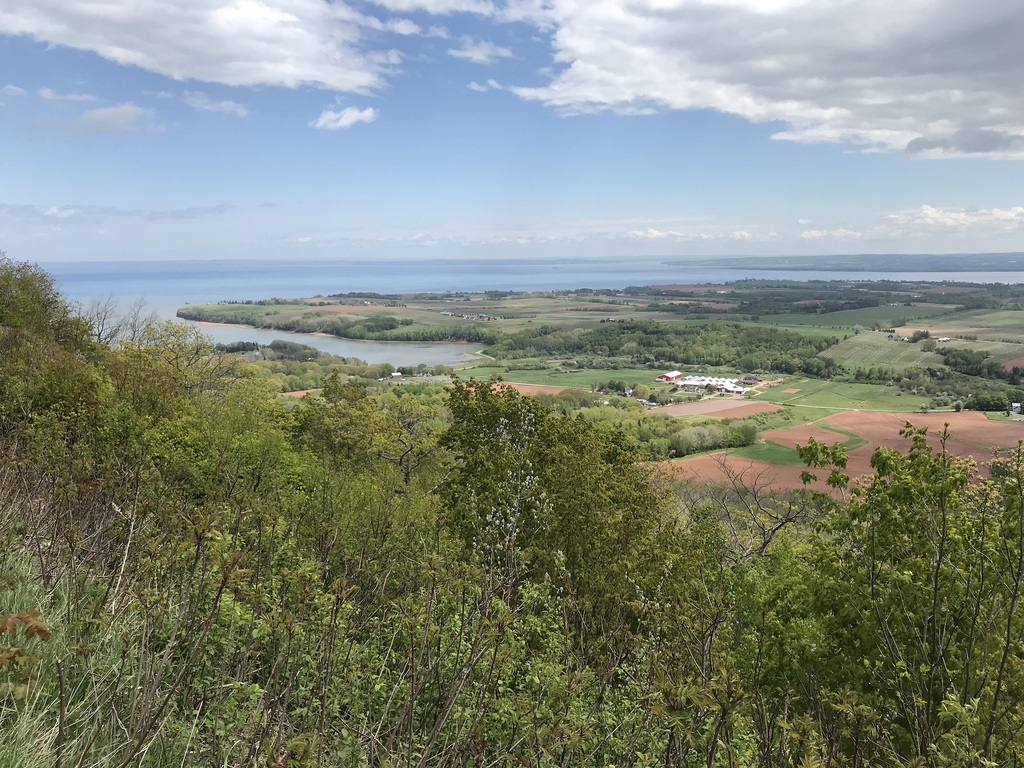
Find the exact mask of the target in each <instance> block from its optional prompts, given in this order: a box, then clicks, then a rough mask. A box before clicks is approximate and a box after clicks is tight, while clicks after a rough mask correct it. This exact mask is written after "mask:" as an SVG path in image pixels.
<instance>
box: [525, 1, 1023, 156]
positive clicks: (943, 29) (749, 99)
mask: <svg viewBox="0 0 1024 768" xmlns="http://www.w3.org/2000/svg"><path fill="white" fill-rule="evenodd" d="M512 5H514V6H518V7H519V8H520V10H521V11H522V13H523V14H524V16H525V17H527V18H529V19H530V20H532V21H533V23H534V24H536V25H537V26H538V27H540V28H542V29H543V28H544V27H545V26H549V27H550V29H551V45H552V48H553V58H554V61H555V63H556V65H557V66H558V67H559V69H558V70H557V72H556V73H555V74H554V75H553V76H552V77H551V79H550V81H549V82H548V83H547V84H544V85H540V86H539V87H519V88H517V89H515V92H516V93H518V94H519V95H520V96H521V97H522V98H525V99H533V100H538V101H541V102H543V103H546V104H548V105H551V106H553V107H556V108H558V109H559V110H561V111H563V112H566V113H585V112H594V111H601V110H612V111H617V112H622V113H634V112H636V111H642V110H649V109H658V110H664V109H714V110H718V111H720V112H726V113H730V114H735V115H739V116H741V117H743V118H746V119H747V120H750V121H753V122H779V123H781V124H782V126H783V127H782V128H781V129H780V130H779V131H777V132H776V133H775V138H777V139H784V140H789V141H797V142H840V143H847V144H853V145H857V146H859V147H860V148H862V149H864V150H898V151H907V152H908V153H911V154H917V155H921V156H926V157H934V156H952V155H985V156H993V157H1024V91H1022V90H1021V88H1020V40H1021V39H1024V13H1022V12H1021V6H1020V0H989V1H988V2H986V3H985V4H984V8H983V9H979V8H977V7H975V6H971V5H970V4H965V3H964V2H962V0H915V1H914V2H912V3H897V4H893V3H892V2H891V0H817V1H816V2H807V1H806V0H769V1H766V0H674V1H673V2H667V1H666V0H602V1H601V2H580V0H549V2H548V3H546V4H545V5H540V4H539V3H536V2H534V3H532V4H531V3H528V2H525V0H524V1H523V2H520V3H513V4H512ZM524 8H525V9H526V10H523V9H524ZM531 8H532V10H531Z"/></svg>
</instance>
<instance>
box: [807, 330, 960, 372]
mask: <svg viewBox="0 0 1024 768" xmlns="http://www.w3.org/2000/svg"><path fill="white" fill-rule="evenodd" d="M888 336H889V334H886V333H882V332H879V331H861V332H860V333H858V334H855V335H854V336H850V337H849V338H848V339H846V340H845V341H841V342H839V343H838V344H836V345H835V346H833V347H829V348H828V349H826V350H825V351H824V352H822V353H821V356H822V357H830V358H832V359H833V360H835V361H836V362H837V363H840V364H841V365H843V366H845V367H847V368H851V369H855V368H871V367H872V366H881V367H883V368H895V369H900V370H903V369H906V368H912V367H927V366H930V365H931V366H939V365H942V364H943V363H942V356H941V355H939V354H938V353H936V352H925V351H924V350H922V349H921V345H920V344H911V343H909V342H906V341H894V340H891V339H889V338H888Z"/></svg>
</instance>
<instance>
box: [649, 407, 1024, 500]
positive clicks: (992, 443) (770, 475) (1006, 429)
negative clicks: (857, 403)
mask: <svg viewBox="0 0 1024 768" xmlns="http://www.w3.org/2000/svg"><path fill="white" fill-rule="evenodd" d="M822 421H823V422H826V423H828V424H831V425H833V426H836V427H839V428H841V429H844V430H847V431H849V432H853V433H854V434H856V435H859V436H860V437H862V438H864V440H866V441H867V444H866V445H862V446H861V447H859V448H855V449H853V450H852V451H849V453H848V454H847V457H848V463H847V468H846V471H847V472H848V473H849V475H850V476H851V477H854V478H855V477H859V476H861V475H865V474H869V473H870V472H871V471H872V469H871V455H872V454H873V453H874V452H875V449H876V448H877V447H878V446H886V447H890V448H898V449H901V450H906V449H907V448H909V447H910V440H909V438H906V437H903V436H901V435H900V430H902V429H903V427H904V425H905V424H906V423H907V422H910V423H911V424H913V425H914V426H915V427H927V429H928V444H929V445H930V446H932V448H933V449H935V450H938V449H939V448H940V445H941V438H940V435H941V434H942V431H943V429H944V427H945V425H946V424H947V423H948V424H949V436H948V437H947V439H946V450H947V451H948V452H949V453H951V454H953V455H956V456H972V457H974V459H975V460H976V461H977V462H978V463H979V464H984V463H986V462H988V461H991V459H992V458H993V457H994V456H995V455H996V451H997V450H998V449H1006V448H1012V447H1014V446H1016V445H1017V442H1018V441H1019V440H1021V439H1024V422H1020V421H990V420H989V419H987V418H986V417H985V414H983V413H978V412H976V411H962V412H960V413H949V412H944V413H880V412H875V411H844V412H842V413H836V414H832V415H831V416H826V417H825V418H824V419H822ZM812 437H813V438H814V439H815V440H819V441H821V442H823V443H830V444H834V443H839V442H845V440H846V437H844V436H843V435H840V434H837V433H835V432H830V431H829V430H826V429H822V428H821V427H819V426H817V425H815V424H801V425H800V426H796V427H792V428H790V429H785V430H775V431H772V432H765V433H764V434H763V435H762V438H764V439H766V440H771V441H772V442H775V443H778V444H779V445H785V446H787V447H790V448H794V447H796V446H797V445H805V444H806V443H807V442H808V440H809V439H810V438H812ZM666 468H667V470H668V471H670V472H672V473H673V474H676V475H678V476H680V477H686V478H689V479H692V480H697V481H700V482H704V483H712V484H719V483H732V482H737V481H738V482H744V483H745V482H751V481H756V482H757V483H759V484H761V485H772V486H774V487H776V488H779V489H792V488H801V487H803V484H802V483H801V481H800V475H801V473H802V472H803V471H804V468H803V467H784V466H777V465H774V464H768V463H766V462H763V461H754V460H752V459H745V458H740V457H738V456H732V455H729V454H712V455H705V456H696V457H694V458H691V459H682V460H680V461H674V462H667V463H666ZM817 474H818V476H819V477H820V478H822V480H819V481H818V482H817V483H814V484H812V485H811V486H810V487H812V488H816V489H817V490H826V486H825V484H824V482H823V480H824V478H825V477H826V474H827V473H825V472H822V471H820V470H819V471H818V472H817Z"/></svg>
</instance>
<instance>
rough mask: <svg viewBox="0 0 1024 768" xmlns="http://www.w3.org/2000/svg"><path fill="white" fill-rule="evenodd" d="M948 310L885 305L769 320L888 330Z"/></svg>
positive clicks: (829, 326) (779, 322) (826, 326)
mask: <svg viewBox="0 0 1024 768" xmlns="http://www.w3.org/2000/svg"><path fill="white" fill-rule="evenodd" d="M952 310H953V307H952V306H942V305H928V306H920V305H918V306H910V307H907V306H902V305H901V306H897V307H890V306H888V305H885V306H880V307H864V308H863V309H845V310H841V311H839V312H827V313H824V314H810V313H803V312H792V313H788V314H783V315H772V316H771V318H770V320H771V322H775V323H778V324H779V325H792V326H805V325H809V326H818V327H823V328H831V329H843V328H849V329H853V328H855V327H857V326H860V327H862V328H871V327H872V326H873V325H875V323H879V324H881V325H884V326H886V327H892V326H898V325H905V324H906V323H907V322H909V321H912V320H920V319H922V318H933V317H936V316H937V315H948V314H949V313H950V312H951V311H952Z"/></svg>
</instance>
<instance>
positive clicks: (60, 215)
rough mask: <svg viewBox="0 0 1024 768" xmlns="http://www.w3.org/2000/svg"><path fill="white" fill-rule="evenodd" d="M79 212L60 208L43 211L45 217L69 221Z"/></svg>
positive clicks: (52, 207)
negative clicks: (68, 219)
mask: <svg viewBox="0 0 1024 768" xmlns="http://www.w3.org/2000/svg"><path fill="white" fill-rule="evenodd" d="M76 213H78V211H76V210H75V209H74V208H61V207H59V206H56V205H54V206H51V207H49V208H47V209H46V210H45V211H43V215H44V216H52V217H54V218H57V219H67V218H70V217H72V216H74V215H75V214H76Z"/></svg>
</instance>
